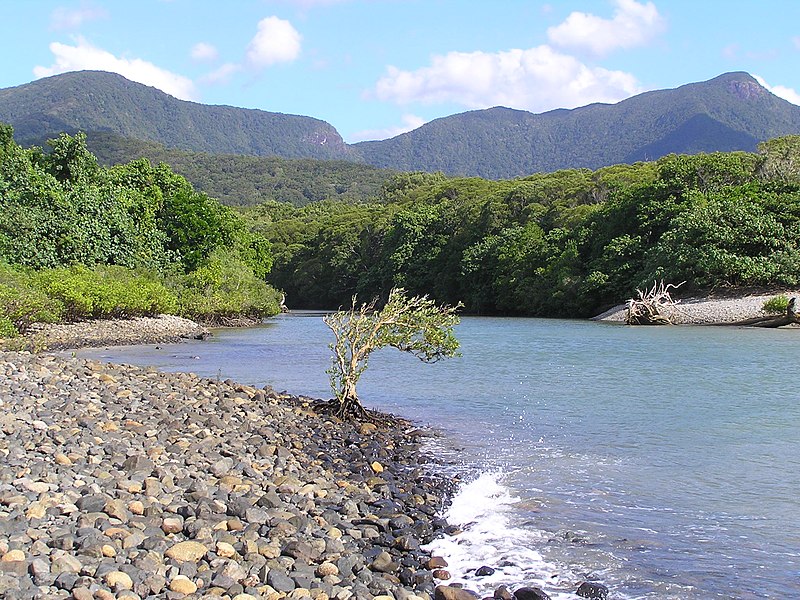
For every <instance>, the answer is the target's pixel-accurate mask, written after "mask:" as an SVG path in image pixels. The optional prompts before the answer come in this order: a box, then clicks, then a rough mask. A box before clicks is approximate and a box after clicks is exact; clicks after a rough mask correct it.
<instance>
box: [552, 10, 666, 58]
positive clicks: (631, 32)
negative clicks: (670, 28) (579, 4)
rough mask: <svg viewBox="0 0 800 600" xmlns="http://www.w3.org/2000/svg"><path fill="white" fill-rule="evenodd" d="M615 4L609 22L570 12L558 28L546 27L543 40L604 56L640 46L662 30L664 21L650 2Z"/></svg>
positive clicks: (587, 14) (590, 15) (589, 15)
mask: <svg viewBox="0 0 800 600" xmlns="http://www.w3.org/2000/svg"><path fill="white" fill-rule="evenodd" d="M615 4H616V6H617V8H616V10H615V11H614V17H613V18H612V19H604V18H602V17H598V16H596V15H592V14H589V13H583V12H573V13H571V14H570V15H569V16H568V17H567V18H566V20H564V22H563V23H561V24H560V25H556V26H555V27H550V28H549V29H548V30H547V37H548V38H549V39H550V41H551V42H552V43H554V44H555V45H557V46H561V47H565V48H576V49H580V50H588V51H590V52H592V53H593V54H596V55H605V54H608V53H609V52H611V51H612V50H616V49H617V48H633V47H635V46H640V45H642V44H644V43H646V42H647V41H649V40H650V39H651V38H652V37H654V36H655V35H657V34H659V33H660V32H661V31H662V30H663V29H664V26H665V23H664V19H663V18H662V17H661V15H660V14H659V13H658V9H657V8H656V6H655V4H653V3H652V2H647V3H646V4H640V3H638V2H636V0H615Z"/></svg>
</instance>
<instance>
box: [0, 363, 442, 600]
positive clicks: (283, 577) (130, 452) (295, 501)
mask: <svg viewBox="0 0 800 600" xmlns="http://www.w3.org/2000/svg"><path fill="white" fill-rule="evenodd" d="M423 435H425V432H421V431H418V430H415V429H413V428H411V427H410V426H409V425H408V424H407V423H404V422H402V421H397V422H396V423H394V424H390V425H373V424H370V423H367V424H362V425H353V424H348V423H342V422H340V421H338V420H336V419H335V418H332V417H326V416H325V415H324V414H319V413H317V412H315V409H314V406H313V402H312V401H311V400H310V399H303V398H295V397H289V396H282V395H279V394H276V393H275V392H273V391H272V390H269V389H267V390H265V389H255V388H251V387H248V386H244V385H239V384H236V383H234V382H232V381H216V380H209V379H202V378H200V377H197V376H195V375H192V374H166V373H160V372H157V371H156V370H153V369H141V368H138V367H133V366H123V365H111V364H104V363H99V362H95V361H89V360H81V359H74V358H69V357H63V356H57V355H53V354H45V353H41V354H28V353H21V352H6V353H2V354H0V457H1V458H0V464H2V466H0V597H3V598H8V599H14V598H18V599H23V598H75V599H80V600H82V599H89V598H98V599H105V598H132V599H135V598H183V597H208V598H236V599H237V600H249V599H250V598H269V599H278V598H284V597H285V598H291V599H301V598H312V599H314V600H325V599H327V598H338V599H340V600H346V599H347V598H351V597H355V598H375V597H378V598H388V599H392V598H395V599H398V600H414V599H415V598H419V597H422V598H427V597H433V596H434V587H435V586H434V581H435V580H434V571H435V569H436V568H440V569H441V568H444V566H445V564H444V562H443V561H439V562H437V561H436V560H433V561H432V560H431V557H430V556H429V555H427V554H426V553H425V552H424V551H423V550H422V549H421V548H420V545H421V544H424V543H426V542H429V541H430V540H431V539H432V538H433V536H434V535H436V534H437V533H439V534H441V533H443V530H444V528H445V527H446V524H445V523H444V521H442V520H441V519H438V518H437V516H436V515H437V514H439V512H440V510H441V509H442V507H443V504H444V502H445V501H446V498H447V493H446V492H447V490H448V489H449V487H451V486H450V485H449V482H447V481H443V480H439V479H437V478H436V477H435V475H434V473H433V470H432V469H429V468H428V466H427V465H426V464H425V461H426V459H425V456H424V455H423V454H421V453H420V451H419V450H420V440H421V439H422V437H421V436H423ZM436 574H437V575H438V576H440V577H446V575H445V574H444V573H443V572H439V573H436Z"/></svg>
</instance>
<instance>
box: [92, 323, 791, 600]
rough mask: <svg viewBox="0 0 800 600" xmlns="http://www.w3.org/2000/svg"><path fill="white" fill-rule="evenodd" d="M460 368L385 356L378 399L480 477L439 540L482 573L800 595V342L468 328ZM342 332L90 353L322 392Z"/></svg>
mask: <svg viewBox="0 0 800 600" xmlns="http://www.w3.org/2000/svg"><path fill="white" fill-rule="evenodd" d="M456 333H457V337H458V338H459V340H460V341H461V352H462V356H461V357H458V358H455V359H450V360H446V361H442V362H439V363H436V364H433V365H428V364H424V363H421V362H419V361H417V360H416V359H414V358H413V357H411V356H408V355H404V354H401V353H398V352H397V351H394V350H382V351H380V352H378V353H376V355H375V356H374V358H373V359H372V361H371V364H370V367H369V369H368V370H367V372H366V373H365V375H364V376H363V378H362V381H361V382H360V385H359V393H360V396H361V397H362V399H363V400H364V402H365V404H367V405H368V406H369V407H372V408H378V409H381V410H385V411H390V412H393V413H396V414H399V415H402V416H405V417H408V418H410V419H413V420H415V421H417V422H419V423H421V424H429V425H433V426H435V427H437V428H439V429H441V430H443V431H444V432H445V434H446V436H445V438H444V442H443V443H441V444H440V446H439V447H437V448H433V449H432V451H434V452H436V453H438V454H439V455H440V456H441V457H442V459H443V460H444V461H445V462H446V463H447V464H448V466H447V468H449V469H452V470H456V471H460V472H461V473H462V474H463V476H464V478H465V481H467V482H468V483H467V484H465V486H464V488H463V489H462V491H461V492H460V493H459V495H458V496H457V497H456V498H455V499H454V503H453V506H452V507H451V509H450V514H449V515H448V517H449V519H450V520H451V522H457V523H461V524H463V525H468V524H469V526H468V527H465V533H463V534H461V536H459V537H458V538H456V539H449V540H442V541H440V542H437V543H436V545H435V546H434V548H433V550H435V551H436V552H437V553H444V554H447V556H448V558H449V560H450V565H451V567H450V569H451V570H452V571H453V572H457V571H459V570H464V571H468V570H469V569H472V568H477V567H479V566H482V565H484V564H485V565H488V566H492V567H500V568H499V569H498V570H497V572H496V573H495V574H494V575H493V576H491V577H489V578H475V577H469V576H468V577H467V578H465V579H463V580H462V581H464V583H465V585H467V586H468V587H471V588H472V589H475V590H476V591H481V592H485V591H487V590H489V589H491V588H492V586H494V585H497V584H499V583H503V582H505V583H511V584H522V583H526V584H532V585H540V586H542V587H543V588H544V589H545V590H546V591H547V592H548V593H550V594H551V595H552V596H553V598H575V597H576V596H574V595H573V594H572V593H571V592H573V591H574V590H575V588H576V583H577V582H580V581H581V580H584V579H596V580H597V581H599V582H602V583H604V584H605V585H607V586H608V587H609V588H610V589H611V590H612V597H613V598H659V599H662V598H663V599H672V598H675V599H678V598H680V599H698V600H700V599H702V600H708V599H723V598H724V599H730V598H739V599H750V598H786V597H795V596H797V595H799V594H800V500H798V496H800V394H799V393H798V386H797V384H796V382H795V381H794V377H793V374H794V371H795V370H796V368H797V361H798V358H799V357H800V332H798V331H796V330H763V329H743V328H725V327H649V328H648V327H641V328H635V327H625V326H620V325H611V324H604V323H595V322H583V321H564V320H543V319H499V318H482V317H467V318H464V319H463V320H462V323H461V324H460V325H459V326H458V328H457V332H456ZM330 339H331V336H330V332H329V331H328V330H327V329H326V327H325V325H324V324H323V323H322V320H321V318H320V316H319V314H315V313H299V314H294V315H282V316H279V317H276V318H274V319H271V320H270V321H269V322H267V323H265V324H264V325H262V326H258V327H253V328H248V329H239V330H237V329H228V330H218V331H216V332H215V335H214V336H213V337H212V338H211V339H210V340H208V341H205V342H189V343H184V344H177V345H164V346H160V347H154V346H141V347H123V348H107V349H100V350H83V351H81V352H80V353H79V354H80V355H81V356H89V357H93V358H102V359H104V360H109V361H118V362H129V363H133V364H142V365H155V366H158V367H160V368H163V369H165V370H174V371H193V372H195V373H198V374H200V375H204V376H208V377H221V378H223V379H226V378H232V379H235V380H237V381H241V382H244V383H249V384H253V385H258V386H262V385H266V384H269V385H271V386H273V387H274V388H275V389H277V390H289V391H291V392H292V393H295V394H306V395H310V396H314V397H324V398H328V397H330V396H331V392H330V389H329V387H328V383H327V377H326V375H325V369H326V368H327V367H328V364H329V360H330V358H329V357H330V353H329V350H328V348H327V344H328V343H329V342H330Z"/></svg>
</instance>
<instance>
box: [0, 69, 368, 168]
mask: <svg viewBox="0 0 800 600" xmlns="http://www.w3.org/2000/svg"><path fill="white" fill-rule="evenodd" d="M0 121H2V122H6V123H10V124H11V125H13V127H14V132H15V135H14V137H15V138H16V139H17V141H19V142H20V143H23V144H27V143H35V144H41V143H42V142H43V141H44V140H46V139H48V138H52V137H56V135H57V134H58V133H59V132H62V131H65V132H67V133H74V132H76V131H78V130H81V131H85V132H87V133H89V132H97V131H106V132H111V133H115V134H117V135H120V136H123V137H126V138H135V139H140V140H147V141H153V142H159V143H161V144H164V145H165V146H168V147H172V148H180V149H183V150H195V151H198V152H213V153H227V154H254V155H259V156H284V157H290V158H320V159H331V158H342V159H344V158H351V159H352V158H355V156H354V155H355V152H354V151H353V150H352V149H351V148H349V147H348V146H347V144H345V143H344V141H343V140H342V137H341V136H340V135H339V133H338V132H337V131H336V129H335V128H334V127H332V126H331V125H330V124H329V123H326V122H325V121H320V120H319V119H313V118H311V117H302V116H297V115H285V114H281V113H272V112H266V111H263V110H253V109H246V108H235V107H232V106H208V105H204V104H197V103H195V102H187V101H185V100H178V99H177V98H174V97H172V96H170V95H169V94H165V93H164V92H162V91H160V90H158V89H156V88H153V87H148V86H146V85H142V84H139V83H134V82H133V81H129V80H127V79H125V78H124V77H122V76H121V75H117V74H115V73H106V72H104V71H77V72H72V73H63V74H61V75H54V76H53V77H46V78H44V79H37V80H36V81H33V82H31V83H27V84H25V85H20V86H18V87H13V88H5V89H0Z"/></svg>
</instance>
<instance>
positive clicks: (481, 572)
mask: <svg viewBox="0 0 800 600" xmlns="http://www.w3.org/2000/svg"><path fill="white" fill-rule="evenodd" d="M489 575H494V569H493V568H492V567H487V566H486V565H484V566H482V567H479V568H478V569H476V570H475V576H476V577H488V576H489Z"/></svg>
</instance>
